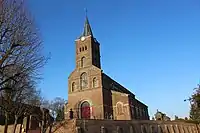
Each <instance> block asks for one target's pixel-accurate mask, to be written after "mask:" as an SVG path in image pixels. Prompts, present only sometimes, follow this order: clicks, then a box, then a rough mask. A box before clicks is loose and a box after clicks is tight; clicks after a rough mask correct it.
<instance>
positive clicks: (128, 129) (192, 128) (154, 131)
mask: <svg viewBox="0 0 200 133" xmlns="http://www.w3.org/2000/svg"><path fill="white" fill-rule="evenodd" d="M76 128H77V133H199V132H200V130H199V129H200V126H199V125H196V124H193V123H185V122H175V121H174V122H173V121H145V120H143V121H142V120H141V121H139V120H137V121H128V120H127V121H124V120H118V121H115V120H85V121H84V120H76ZM78 130H79V131H78ZM84 131H85V132H84Z"/></svg>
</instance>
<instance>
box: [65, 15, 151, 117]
mask: <svg viewBox="0 0 200 133" xmlns="http://www.w3.org/2000/svg"><path fill="white" fill-rule="evenodd" d="M75 45H76V49H75V50H76V53H75V55H76V59H75V62H76V68H75V69H74V71H72V73H71V74H70V75H69V77H68V103H67V104H66V105H65V119H69V111H70V110H71V111H73V117H74V118H76V119H113V120H134V119H135V120H136V119H137V120H149V115H148V106H147V105H145V104H144V103H142V102H140V101H139V100H137V99H136V98H135V95H134V94H133V93H132V92H130V91H129V90H128V89H127V88H125V87H124V86H122V85H120V84H119V83H118V82H117V81H115V80H113V79H112V78H111V77H109V76H108V75H106V74H105V73H104V72H103V70H102V68H101V61H100V43H99V42H98V41H97V39H96V38H95V37H94V35H93V32H92V28H91V26H90V24H89V20H88V17H87V16H86V20H85V24H84V30H83V33H82V35H81V36H79V37H78V38H77V39H76V40H75Z"/></svg>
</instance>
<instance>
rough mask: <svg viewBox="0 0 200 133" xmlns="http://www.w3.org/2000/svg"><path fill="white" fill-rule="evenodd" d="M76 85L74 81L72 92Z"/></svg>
mask: <svg viewBox="0 0 200 133" xmlns="http://www.w3.org/2000/svg"><path fill="white" fill-rule="evenodd" d="M75 86H76V84H75V82H73V83H72V92H73V91H74V90H75Z"/></svg>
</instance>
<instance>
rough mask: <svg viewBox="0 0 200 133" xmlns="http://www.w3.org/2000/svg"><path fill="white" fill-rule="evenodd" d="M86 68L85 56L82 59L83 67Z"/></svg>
mask: <svg viewBox="0 0 200 133" xmlns="http://www.w3.org/2000/svg"><path fill="white" fill-rule="evenodd" d="M84 66H85V57H84V56H83V57H82V58H81V67H84Z"/></svg>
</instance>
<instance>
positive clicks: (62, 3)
mask: <svg viewBox="0 0 200 133" xmlns="http://www.w3.org/2000/svg"><path fill="white" fill-rule="evenodd" d="M28 7H29V9H30V12H31V14H32V16H33V17H34V20H35V23H36V26H37V27H38V28H39V29H40V35H41V38H42V40H43V44H44V54H45V55H48V53H51V59H50V60H49V61H48V63H47V65H46V66H45V67H44V69H43V70H42V72H43V75H42V77H43V80H41V82H40V83H39V85H38V87H39V88H40V89H41V90H42V93H43V95H44V96H45V97H46V98H47V99H53V98H54V97H63V98H64V99H66V100H67V96H68V95H67V91H68V76H69V75H70V73H71V72H72V71H73V70H74V68H75V39H77V37H79V36H80V35H81V33H82V31H83V25H84V21H85V11H84V9H85V8H87V10H88V18H89V21H90V24H91V26H92V30H93V34H94V36H95V37H96V38H97V40H98V41H99V42H100V49H101V64H102V69H103V71H104V72H105V73H106V74H108V75H109V76H110V77H112V78H113V79H115V80H116V81H118V82H119V83H120V84H122V85H123V86H125V87H126V88H128V89H130V90H131V91H132V92H133V93H134V94H135V95H136V98H137V99H139V100H141V101H142V102H144V103H145V104H146V105H148V107H149V114H150V116H152V115H153V114H155V113H156V110H157V109H158V110H160V111H162V112H164V113H166V114H167V115H168V116H169V117H173V118H174V115H178V116H179V117H185V116H188V115H189V102H184V99H186V98H188V97H189V96H190V95H191V94H192V93H193V88H194V87H196V85H197V84H198V83H199V81H200V60H199V59H200V52H199V50H200V14H199V13H200V1H199V0H109V1H108V0H29V1H28Z"/></svg>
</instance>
